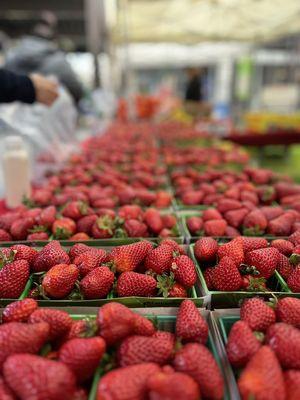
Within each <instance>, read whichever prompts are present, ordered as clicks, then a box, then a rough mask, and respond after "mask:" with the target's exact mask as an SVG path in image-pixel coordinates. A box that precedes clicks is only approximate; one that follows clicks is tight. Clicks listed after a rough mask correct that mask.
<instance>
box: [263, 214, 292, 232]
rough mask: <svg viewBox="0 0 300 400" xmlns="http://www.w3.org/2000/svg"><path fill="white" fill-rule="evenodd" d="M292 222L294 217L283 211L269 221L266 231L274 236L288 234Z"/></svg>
mask: <svg viewBox="0 0 300 400" xmlns="http://www.w3.org/2000/svg"><path fill="white" fill-rule="evenodd" d="M293 222H294V217H293V216H292V215H290V214H287V213H285V214H283V215H280V217H277V218H274V219H272V220H271V221H270V222H269V224H268V229H267V232H268V233H269V234H271V235H274V236H288V235H289V234H290V233H291V229H292V224H293Z"/></svg>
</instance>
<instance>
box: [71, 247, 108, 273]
mask: <svg viewBox="0 0 300 400" xmlns="http://www.w3.org/2000/svg"><path fill="white" fill-rule="evenodd" d="M107 260H108V256H107V253H106V251H105V250H103V249H93V248H90V249H89V250H88V251H85V252H84V253H82V254H79V255H78V256H77V257H75V259H74V264H75V265H77V267H78V269H79V273H80V276H81V277H84V276H86V275H87V274H88V273H89V272H91V271H92V270H93V269H94V268H96V267H99V266H100V265H101V264H102V263H105V262H106V261H107Z"/></svg>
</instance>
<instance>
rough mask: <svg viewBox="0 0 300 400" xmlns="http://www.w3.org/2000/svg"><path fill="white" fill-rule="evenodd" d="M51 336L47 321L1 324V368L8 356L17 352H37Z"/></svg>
mask: <svg viewBox="0 0 300 400" xmlns="http://www.w3.org/2000/svg"><path fill="white" fill-rule="evenodd" d="M48 337H49V325H48V324H46V323H45V322H41V323H37V324H32V325H30V324H26V323H23V322H8V323H6V324H2V325H1V326H0V368H2V365H3V363H4V361H5V360H6V358H7V357H8V356H10V355H11V354H16V353H33V354H34V353H37V352H38V351H39V350H40V349H41V348H42V346H43V345H44V344H45V343H46V341H47V339H48Z"/></svg>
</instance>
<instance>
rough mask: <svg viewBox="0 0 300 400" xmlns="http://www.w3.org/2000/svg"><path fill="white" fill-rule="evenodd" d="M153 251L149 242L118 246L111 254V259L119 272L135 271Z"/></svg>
mask: <svg viewBox="0 0 300 400" xmlns="http://www.w3.org/2000/svg"><path fill="white" fill-rule="evenodd" d="M151 250H152V244H151V243H150V242H147V241H141V242H138V243H132V244H128V245H124V246H117V247H115V248H114V249H113V250H112V252H111V254H110V255H111V259H112V261H113V262H114V266H115V268H116V270H117V272H125V271H133V270H135V269H136V268H137V267H138V265H140V264H141V263H142V262H143V261H144V259H145V258H146V256H147V254H148V253H149V252H150V251H151Z"/></svg>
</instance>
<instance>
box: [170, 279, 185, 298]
mask: <svg viewBox="0 0 300 400" xmlns="http://www.w3.org/2000/svg"><path fill="white" fill-rule="evenodd" d="M167 297H182V298H185V297H188V295H187V291H186V289H185V288H184V287H183V286H182V285H180V284H179V283H176V282H175V283H174V284H173V285H172V286H171V288H170V289H169V291H168V296H167Z"/></svg>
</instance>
